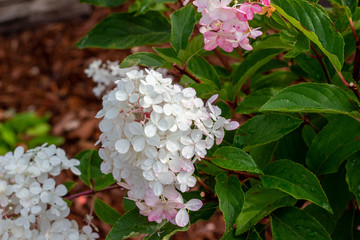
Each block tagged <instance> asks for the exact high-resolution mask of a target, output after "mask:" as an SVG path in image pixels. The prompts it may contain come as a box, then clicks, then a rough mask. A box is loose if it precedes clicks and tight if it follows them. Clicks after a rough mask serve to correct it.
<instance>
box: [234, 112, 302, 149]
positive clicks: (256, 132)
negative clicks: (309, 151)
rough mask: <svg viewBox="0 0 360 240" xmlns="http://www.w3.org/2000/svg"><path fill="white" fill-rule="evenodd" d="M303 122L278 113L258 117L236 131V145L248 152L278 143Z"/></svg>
mask: <svg viewBox="0 0 360 240" xmlns="http://www.w3.org/2000/svg"><path fill="white" fill-rule="evenodd" d="M301 123H302V120H300V119H297V118H294V117H291V116H288V115H284V114H277V113H270V114H263V115H257V116H255V117H253V118H251V119H250V120H248V121H247V122H246V123H244V124H243V125H242V126H240V128H238V130H237V131H236V135H235V138H234V145H235V146H237V147H240V148H243V149H244V150H248V149H251V148H254V147H257V146H260V145H263V144H267V143H270V142H273V141H276V140H278V139H280V138H282V137H283V136H285V135H286V134H288V133H289V132H291V131H293V130H295V129H296V128H298V127H299V126H300V124H301Z"/></svg>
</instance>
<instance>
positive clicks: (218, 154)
mask: <svg viewBox="0 0 360 240" xmlns="http://www.w3.org/2000/svg"><path fill="white" fill-rule="evenodd" d="M211 162H212V163H213V164H215V165H217V166H219V167H221V168H225V169H229V170H234V171H246V172H252V173H257V174H262V171H261V170H260V169H259V168H258V166H256V163H255V162H254V160H253V159H252V158H251V157H250V155H249V154H247V153H246V152H244V151H243V150H241V149H239V148H235V147H222V148H218V149H217V150H216V151H215V152H214V154H213V156H212V158H211Z"/></svg>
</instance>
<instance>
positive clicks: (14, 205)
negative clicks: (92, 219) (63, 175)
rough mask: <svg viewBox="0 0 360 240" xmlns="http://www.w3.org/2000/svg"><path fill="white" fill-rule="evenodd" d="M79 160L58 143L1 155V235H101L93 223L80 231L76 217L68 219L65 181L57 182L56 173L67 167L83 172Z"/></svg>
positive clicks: (42, 238) (74, 239) (40, 239)
mask: <svg viewBox="0 0 360 240" xmlns="http://www.w3.org/2000/svg"><path fill="white" fill-rule="evenodd" d="M79 164H80V162H79V161H78V160H76V159H70V160H69V159H68V158H67V157H66V155H65V152H64V150H62V149H60V148H56V146H55V145H50V146H46V144H44V145H43V146H41V147H37V148H35V149H32V150H28V151H26V152H25V151H24V148H23V147H17V148H16V149H15V151H14V152H8V153H7V154H6V155H5V156H0V206H1V208H0V215H1V218H0V239H2V240H7V239H11V240H13V239H36V240H46V239H56V240H65V239H69V240H70V239H71V240H78V239H80V240H88V239H89V240H90V239H96V238H98V234H97V233H93V232H92V229H91V227H89V226H85V227H84V228H83V229H82V230H81V231H79V227H78V225H77V223H76V222H75V221H70V220H68V219H66V216H68V215H69V213H70V209H69V207H68V205H67V203H66V202H65V201H64V200H63V199H62V198H61V197H62V196H65V195H66V193H67V189H66V187H65V186H64V185H62V184H60V185H57V186H56V183H55V180H54V179H53V178H52V177H53V176H57V175H59V174H60V172H61V171H62V170H64V169H70V170H71V171H72V172H73V173H74V174H77V175H80V171H79V169H77V168H76V166H77V165H79Z"/></svg>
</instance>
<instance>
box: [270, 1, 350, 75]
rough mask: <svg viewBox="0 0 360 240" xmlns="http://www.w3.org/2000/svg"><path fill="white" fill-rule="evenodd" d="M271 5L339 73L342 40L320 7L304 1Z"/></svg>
mask: <svg viewBox="0 0 360 240" xmlns="http://www.w3.org/2000/svg"><path fill="white" fill-rule="evenodd" d="M271 3H272V5H273V6H274V7H275V8H276V11H277V12H278V13H279V14H280V15H281V16H282V17H284V18H285V19H286V20H288V21H289V22H290V23H291V24H292V25H293V26H294V27H296V28H297V29H298V30H299V31H301V32H302V33H303V34H304V35H305V36H306V37H307V38H309V39H310V40H311V41H312V42H314V43H315V44H316V45H317V46H318V47H319V48H320V49H321V51H322V52H323V53H324V54H325V55H326V56H327V57H328V58H329V60H330V61H331V62H332V64H333V65H334V66H335V67H336V68H337V69H338V70H339V71H341V68H342V65H343V62H344V39H343V38H342V36H341V34H340V33H339V32H337V31H336V29H335V28H334V26H333V23H332V21H331V20H330V18H329V16H328V15H327V14H326V12H325V11H324V10H323V9H322V8H321V7H320V6H318V5H316V4H310V3H308V2H307V1H304V0H273V1H271Z"/></svg>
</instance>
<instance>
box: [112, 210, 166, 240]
mask: <svg viewBox="0 0 360 240" xmlns="http://www.w3.org/2000/svg"><path fill="white" fill-rule="evenodd" d="M165 223H166V222H164V223H162V226H163V225H164V224H165ZM162 226H159V225H158V224H157V223H156V222H149V220H148V218H147V217H145V216H142V215H140V214H139V210H138V209H133V210H131V211H129V212H127V213H125V214H124V215H123V216H122V217H120V218H119V219H118V220H117V221H116V223H115V224H114V226H113V228H112V229H111V231H110V232H109V234H108V235H107V237H106V240H121V239H126V238H128V237H132V236H136V235H140V234H152V233H153V232H158V231H159V230H160V228H161V227H162Z"/></svg>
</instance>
